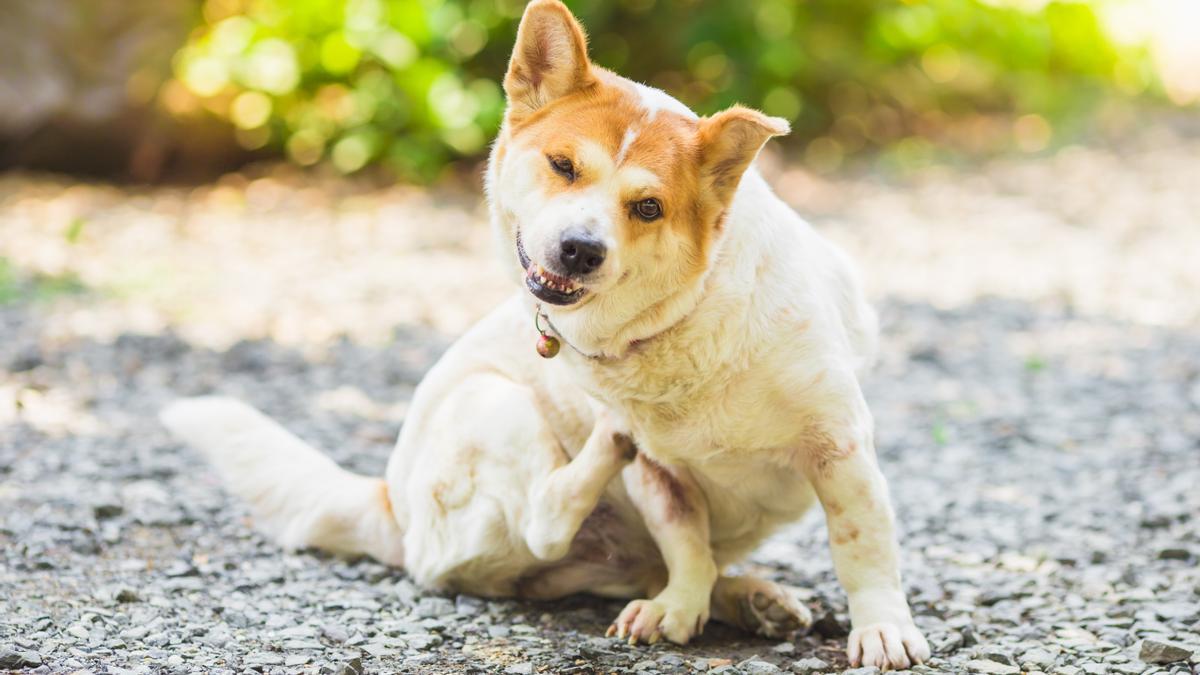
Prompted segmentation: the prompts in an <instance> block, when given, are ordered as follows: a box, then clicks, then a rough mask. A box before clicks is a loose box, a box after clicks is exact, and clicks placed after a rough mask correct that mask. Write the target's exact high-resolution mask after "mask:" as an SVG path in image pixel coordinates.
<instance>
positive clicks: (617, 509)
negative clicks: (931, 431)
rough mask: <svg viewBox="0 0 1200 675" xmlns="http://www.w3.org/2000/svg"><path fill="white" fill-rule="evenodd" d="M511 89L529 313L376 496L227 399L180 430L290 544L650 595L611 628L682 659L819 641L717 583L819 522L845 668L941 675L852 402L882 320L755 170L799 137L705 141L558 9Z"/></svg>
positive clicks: (468, 587)
mask: <svg viewBox="0 0 1200 675" xmlns="http://www.w3.org/2000/svg"><path fill="white" fill-rule="evenodd" d="M504 87H505V91H506V93H507V95H508V102H509V105H508V111H507V114H506V117H505V121H504V125H503V129H502V130H501V132H500V137H499V139H498V140H497V142H496V144H495V147H494V150H493V152H492V156H491V161H490V164H489V167H488V171H487V193H488V198H489V201H490V204H491V212H492V220H493V225H494V228H495V232H496V234H497V236H498V237H499V239H500V241H501V244H502V249H503V251H504V254H505V255H506V256H507V257H508V258H509V259H510V260H511V261H512V263H515V264H514V266H513V271H514V277H515V278H516V277H517V276H518V274H519V278H520V280H521V283H522V289H521V290H520V291H519V292H518V293H517V294H516V295H515V296H514V297H513V298H512V299H511V300H509V301H508V302H506V303H505V304H503V305H502V306H500V307H499V308H497V309H496V310H495V311H493V312H492V313H491V314H490V315H489V316H487V317H486V318H485V319H483V320H482V321H481V322H480V323H479V324H478V325H476V326H475V327H474V328H473V329H472V330H471V331H470V332H468V333H467V334H466V335H465V336H464V337H463V338H462V339H461V340H459V341H458V342H457V343H456V344H455V345H454V346H453V347H452V348H451V349H450V350H449V351H448V352H447V353H446V355H445V356H444V357H443V358H442V359H441V361H440V362H439V363H437V365H435V366H434V368H433V369H432V370H431V371H430V372H429V374H428V375H427V376H426V377H425V379H424V381H423V382H422V383H421V385H420V386H419V387H418V389H417V391H416V394H415V396H414V398H413V401H412V406H411V408H410V412H409V414H408V418H407V421H406V423H405V425H404V428H403V431H402V432H401V434H400V439H399V442H398V444H397V446H396V449H395V452H394V454H393V455H392V458H391V461H390V464H389V466H388V470H387V477H386V480H381V479H378V478H366V477H362V476H356V475H353V474H350V473H348V472H346V471H344V470H342V469H340V468H338V467H337V466H336V465H334V464H333V463H332V462H331V461H330V460H329V459H327V458H325V457H324V456H322V455H321V454H320V453H319V452H317V451H316V450H314V449H312V448H310V447H308V446H306V445H305V444H303V443H302V442H301V441H299V440H298V439H296V438H295V437H293V436H291V435H290V434H288V433H287V432H285V431H284V430H283V429H282V428H280V427H278V426H277V425H275V424H274V423H272V422H271V421H270V420H268V419H266V418H265V417H263V416H262V415H260V414H259V413H257V412H255V411H254V410H253V409H251V408H249V407H247V406H245V405H243V404H241V403H238V402H236V401H233V400H230V399H222V398H202V399H191V400H185V401H181V402H178V403H176V404H174V405H172V406H171V407H169V408H168V409H167V410H166V411H165V412H164V414H163V419H164V421H165V423H166V424H167V425H168V426H169V427H170V428H171V429H172V430H174V431H175V432H176V433H177V434H178V435H179V436H181V437H182V438H184V439H186V440H187V441H189V442H190V443H192V444H194V445H196V446H197V447H199V448H200V449H202V450H203V451H204V452H205V453H206V454H207V455H208V456H209V457H210V458H211V460H212V461H213V462H214V464H215V465H216V466H217V467H218V468H219V470H220V471H221V472H222V473H223V475H224V477H225V478H226V480H227V481H228V483H229V485H230V487H231V489H232V491H233V492H234V493H236V494H238V495H240V496H241V497H243V498H245V499H246V500H248V501H249V503H250V505H251V507H252V508H253V511H254V513H255V515H256V517H257V522H258V524H259V525H260V526H261V527H262V529H264V530H265V531H266V532H267V533H268V534H270V535H271V536H273V537H274V538H275V539H276V540H277V541H279V542H280V543H281V544H283V545H284V546H289V547H305V546H313V547H319V548H324V549H328V550H331V551H336V552H342V553H366V554H369V555H371V556H374V557H375V558H377V559H379V560H381V561H383V562H386V563H390V564H394V565H400V566H403V567H404V569H406V570H407V571H408V573H409V574H411V575H412V577H413V578H414V579H415V580H416V581H417V582H418V583H421V584H423V585H426V586H429V587H433V588H439V589H455V590H460V591H465V592H471V593H477V594H480V595H486V596H520V597H527V598H555V597H560V596H563V595H566V594H570V593H594V594H599V595H604V596H615V597H626V598H634V599H633V600H632V602H630V603H629V605H628V606H627V607H626V608H625V610H624V611H623V612H621V614H620V616H619V617H617V619H616V621H615V622H614V624H613V627H612V628H611V629H610V634H611V633H616V634H617V635H620V636H621V637H629V638H630V640H631V641H634V642H636V641H638V640H644V641H648V642H653V641H655V640H657V639H659V638H660V637H663V638H666V639H667V640H670V641H672V642H677V643H686V642H687V641H688V640H690V639H691V638H692V637H694V636H695V635H697V634H698V633H699V632H700V631H701V630H702V628H703V626H704V624H705V622H706V621H708V619H709V618H710V616H711V617H712V618H715V619H717V620H719V621H724V622H729V623H733V624H736V625H739V626H742V627H744V628H747V629H749V630H753V631H757V632H759V633H761V634H763V635H767V636H772V637H775V636H781V635H784V634H786V633H788V632H790V631H793V630H796V629H798V628H802V627H805V626H806V625H807V624H808V623H809V621H810V617H809V615H808V612H807V610H806V609H805V608H804V607H803V606H802V605H801V604H799V603H798V602H797V601H796V599H795V598H794V597H793V596H792V594H791V593H789V592H788V591H787V590H786V589H785V588H783V587H780V586H778V585H776V584H774V583H772V582H768V581H765V580H761V579H756V578H753V577H747V576H740V577H739V576H726V575H725V574H724V573H723V570H725V568H726V567H727V566H728V565H730V564H731V563H734V562H736V561H738V560H740V559H742V558H743V557H744V556H746V555H747V554H748V553H749V552H750V551H751V549H753V548H754V547H755V546H756V545H757V544H758V543H759V542H761V541H762V540H763V538H764V537H766V536H767V535H768V534H770V533H771V532H772V531H773V530H774V529H775V528H777V527H778V526H780V525H782V524H784V523H788V522H791V521H794V520H796V519H797V518H799V517H800V516H801V515H802V514H804V513H805V512H806V511H807V510H808V509H809V508H810V507H811V506H812V505H813V503H814V502H816V501H820V503H821V505H822V507H823V508H824V510H825V514H826V518H827V522H828V527H829V532H830V542H831V545H832V548H833V561H834V565H835V567H836V570H837V573H838V577H839V578H840V580H841V582H842V584H843V585H844V586H845V589H846V592H847V593H848V595H849V606H850V618H851V621H852V623H853V631H852V633H851V635H850V640H849V656H850V660H851V662H852V663H854V664H856V665H857V664H860V663H861V664H867V665H875V666H879V667H882V668H903V667H906V666H908V665H910V664H911V663H914V662H920V661H922V660H924V659H926V658H928V656H929V647H928V645H927V644H926V641H925V639H924V638H923V637H922V636H921V633H920V632H919V631H918V630H917V628H916V626H915V625H914V623H913V620H912V617H911V615H910V612H909V608H908V604H907V602H906V600H905V597H904V593H903V591H902V589H901V584H900V575H899V572H898V569H897V546H896V538H895V533H894V529H893V516H892V510H891V508H890V506H889V503H888V495H887V488H886V485H885V482H884V478H883V475H882V474H881V473H880V471H879V467H878V465H877V463H876V459H875V450H874V444H873V440H872V419H871V414H870V412H869V411H868V409H867V406H866V403H865V402H864V400H863V396H862V394H861V393H860V390H859V385H858V380H857V373H858V371H859V370H860V368H862V367H863V366H864V365H865V364H867V363H868V362H869V361H870V359H871V358H872V353H873V350H874V339H875V338H874V336H875V330H876V325H875V318H874V314H873V313H872V311H871V309H870V308H869V307H868V306H867V305H866V304H865V302H864V300H863V298H862V295H861V292H860V289H859V285H858V283H857V281H856V279H855V276H854V273H853V271H852V269H851V267H850V265H849V264H848V262H847V260H846V259H845V258H844V257H843V255H842V254H841V253H840V252H839V251H837V250H836V249H834V248H833V247H832V246H831V245H830V244H829V243H827V242H826V241H824V240H823V239H821V238H820V237H819V236H818V235H817V234H816V233H815V232H814V231H813V230H812V229H811V228H810V227H809V226H808V225H807V224H806V223H805V222H804V221H803V220H801V219H800V218H799V217H798V216H797V215H796V214H795V213H794V212H793V211H792V210H791V209H790V208H789V207H788V206H787V205H785V204H784V202H783V201H781V200H780V199H779V198H778V197H776V196H775V195H774V194H773V193H772V192H771V189H770V188H769V187H768V186H767V184H766V183H765V182H764V181H763V179H762V178H761V177H760V176H759V174H758V172H757V171H756V170H755V169H754V168H753V167H752V163H753V161H754V158H755V156H756V155H757V153H758V151H759V150H760V148H761V147H762V145H763V144H764V143H765V142H766V141H767V140H768V139H769V138H770V137H772V136H777V135H780V134H784V133H786V132H787V130H788V127H787V124H786V123H785V122H784V121H783V120H779V119H775V118H771V117H767V116H765V115H762V114H761V113H758V112H756V111H753V110H748V109H745V108H740V107H735V108H732V109H729V110H726V111H724V112H721V113H718V114H716V115H713V116H712V117H707V118H700V117H697V116H696V115H695V114H694V113H692V112H691V111H690V110H689V109H688V108H687V107H685V106H684V105H683V104H681V103H679V102H678V101H676V100H675V99H673V98H671V97H670V96H668V95H666V94H664V93H662V92H660V91H657V90H655V89H651V88H648V87H645V86H642V85H640V84H636V83H634V82H631V81H629V80H626V79H623V78H621V77H619V76H617V75H615V74H613V73H611V72H608V71H606V70H603V69H601V68H599V67H597V66H595V65H593V64H592V63H590V62H589V60H588V56H587V48H586V42H585V39H584V34H583V31H582V30H581V29H580V27H579V25H578V23H577V22H576V20H575V19H574V17H572V16H571V14H570V12H569V11H568V10H567V9H566V8H565V7H564V6H563V5H562V4H561V3H559V2H557V0H535V1H534V2H532V3H531V4H530V5H529V6H528V8H527V9H526V11H525V15H524V18H523V19H522V21H521V26H520V30H519V33H518V36H517V43H516V47H515V50H514V52H513V56H512V61H511V64H510V66H509V71H508V74H507V76H506V77H505V80H504ZM535 322H536V324H537V325H539V326H540V328H541V329H542V330H544V331H546V332H547V333H548V334H550V335H551V336H553V337H554V338H555V339H557V340H561V341H562V342H563V343H565V346H564V347H563V348H562V351H561V354H560V355H559V356H558V357H557V358H553V359H549V360H546V359H542V358H539V356H538V354H537V353H535V350H534V345H535V342H536V341H537V340H538V337H539V333H538V330H537V329H536V328H535Z"/></svg>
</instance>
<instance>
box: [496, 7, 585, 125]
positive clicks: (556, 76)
mask: <svg viewBox="0 0 1200 675" xmlns="http://www.w3.org/2000/svg"><path fill="white" fill-rule="evenodd" d="M592 81H593V76H592V73H591V63H590V62H589V61H588V56H587V38H586V37H585V36H584V34H583V28H582V27H581V26H580V25H579V22H578V21H576V20H575V17H574V16H573V15H572V14H571V10H569V9H567V7H566V5H564V4H562V3H561V2H559V0H533V2H531V3H529V5H528V6H527V7H526V8H525V15H524V16H522V17H521V26H520V27H519V28H518V29H517V43H516V45H515V46H514V47H513V53H512V59H511V60H510V61H509V63H508V73H507V74H506V75H505V76H504V93H505V94H506V95H507V96H508V116H509V117H510V118H512V119H519V118H521V117H523V116H525V115H528V114H530V113H532V112H534V111H536V110H537V109H538V108H541V107H542V106H544V105H546V104H548V103H550V102H551V101H554V100H555V99H558V98H561V97H563V96H566V95H567V94H570V93H573V92H575V91H578V90H580V89H582V88H584V87H586V86H588V85H589V84H591V83H592Z"/></svg>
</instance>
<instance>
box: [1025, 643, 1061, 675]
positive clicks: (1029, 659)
mask: <svg viewBox="0 0 1200 675" xmlns="http://www.w3.org/2000/svg"><path fill="white" fill-rule="evenodd" d="M1020 661H1021V665H1022V666H1024V667H1025V668H1026V669H1027V670H1045V669H1046V668H1049V667H1050V666H1052V665H1054V655H1053V654H1051V653H1050V652H1048V651H1046V650H1045V649H1037V648H1035V649H1030V650H1029V651H1027V652H1025V653H1023V654H1021V658H1020Z"/></svg>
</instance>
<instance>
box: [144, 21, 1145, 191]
mask: <svg viewBox="0 0 1200 675" xmlns="http://www.w3.org/2000/svg"><path fill="white" fill-rule="evenodd" d="M523 4H524V3H523V2H521V1H520V0H391V1H385V0H207V1H206V3H205V4H204V9H203V19H202V21H201V25H200V26H199V27H198V28H197V29H196V30H195V32H194V33H193V35H192V37H191V39H190V40H189V42H188V44H187V46H186V47H185V48H184V49H183V50H181V52H180V53H179V54H178V56H177V59H176V64H175V72H176V75H177V77H178V80H179V82H181V83H182V86H178V85H177V86H176V87H175V88H171V87H167V88H164V91H165V92H167V93H168V94H170V95H171V96H172V97H173V101H172V100H168V101H167V104H168V105H167V107H168V109H174V110H186V109H188V101H187V100H185V99H187V97H191V98H192V99H193V100H194V101H195V102H198V104H199V106H203V107H204V108H207V109H208V110H209V111H211V112H213V113H215V114H217V115H219V116H221V117H223V118H226V119H228V120H229V121H230V122H232V123H233V124H234V126H235V127H237V134H238V139H239V141H240V142H242V143H243V145H245V146H247V147H250V148H255V147H262V146H265V145H268V144H271V145H274V146H277V147H282V148H284V149H285V150H286V152H287V154H288V156H289V157H290V158H291V159H292V160H294V161H296V162H298V163H300V164H313V163H316V162H318V161H321V160H322V159H328V160H330V161H331V162H332V163H333V165H334V166H335V167H336V168H337V169H339V170H341V171H343V172H352V171H355V170H358V169H359V168H361V167H363V166H365V165H367V164H370V163H374V162H383V163H385V164H387V165H390V166H391V167H393V168H394V169H396V170H397V171H399V172H400V173H401V174H403V175H405V176H407V177H411V178H417V179H429V178H432V177H434V176H436V175H437V173H438V172H439V170H440V168H441V167H442V166H443V165H444V164H445V163H446V162H447V161H448V160H450V159H452V158H454V157H460V156H474V155H477V154H479V153H481V152H482V151H483V150H484V149H485V147H486V142H487V140H488V138H489V137H490V136H491V135H492V134H493V133H494V132H495V130H496V128H497V126H498V124H499V121H500V117H501V114H502V111H503V93H502V91H501V88H500V86H499V82H500V80H501V79H502V77H503V73H504V69H505V65H506V63H507V59H508V52H509V49H510V48H511V46H512V40H513V37H514V34H515V29H516V24H517V20H518V18H519V16H520V13H521V10H522V8H523ZM568 4H569V5H570V6H571V7H572V9H573V10H574V11H575V12H576V13H577V15H578V16H579V17H580V18H581V19H582V20H583V22H584V24H585V25H586V26H587V27H588V29H589V33H590V35H591V47H592V55H593V58H594V59H595V60H596V62H597V63H599V64H601V65H603V66H607V67H609V68H612V69H614V70H617V71H620V72H621V73H622V74H625V75H627V76H629V77H632V78H634V79H638V80H641V81H644V82H649V83H651V84H654V85H656V86H659V87H662V88H664V89H666V90H667V91H669V92H671V93H672V94H674V95H676V96H678V97H679V98H681V99H682V100H683V101H684V102H685V103H688V104H689V105H691V106H693V107H694V108H695V109H697V110H698V111H699V112H701V113H710V112H713V111H715V110H718V109H720V108H722V107H725V106H727V105H729V104H731V103H734V102H742V103H745V104H749V105H754V106H757V107H760V108H762V109H764V110H765V111H767V112H768V113H771V114H774V115H779V116H782V117H786V118H788V119H789V120H791V121H792V122H793V125H794V127H795V129H796V133H795V134H794V137H795V138H794V142H798V143H802V144H805V145H806V147H807V156H808V158H809V160H810V161H813V162H814V163H816V164H818V165H821V164H824V165H829V166H836V164H837V163H838V162H839V161H840V159H841V158H842V157H843V156H845V155H848V154H853V153H857V152H859V151H861V150H864V149H868V148H879V147H885V146H893V147H896V148H899V149H900V150H902V151H903V149H904V148H905V143H908V147H909V151H912V152H919V150H920V147H921V146H920V139H929V138H933V137H938V136H942V137H948V138H950V140H951V141H953V140H954V130H955V129H960V132H959V133H958V136H959V137H961V138H960V139H959V140H963V139H965V141H964V142H963V143H960V144H962V145H966V146H968V147H970V146H972V145H973V144H974V145H979V144H980V143H981V141H980V140H979V137H981V136H984V137H986V136H988V135H989V134H991V135H993V136H994V135H996V134H997V133H999V132H997V131H996V128H999V127H996V126H995V125H992V126H989V125H988V124H987V123H986V122H987V120H989V119H990V118H991V116H994V115H1015V116H1018V117H1019V116H1021V115H1025V116H1032V117H1027V118H1026V119H1025V120H1024V126H1023V127H1017V128H1015V134H1016V136H1017V141H1018V142H1019V143H1020V142H1022V140H1024V141H1027V143H1026V145H1029V146H1031V147H1034V148H1035V149H1036V147H1037V146H1038V145H1039V144H1040V145H1042V146H1044V145H1045V143H1046V142H1048V138H1049V135H1050V133H1051V131H1050V129H1051V124H1052V122H1054V121H1056V120H1058V119H1060V118H1063V117H1069V116H1071V115H1077V114H1078V113H1080V112H1081V111H1084V110H1086V109H1088V108H1089V107H1090V106H1091V105H1092V104H1093V103H1094V102H1095V101H1096V100H1097V99H1098V97H1099V96H1100V95H1102V94H1104V93H1106V92H1108V91H1109V90H1111V89H1112V87H1113V85H1114V83H1115V82H1117V81H1118V79H1119V78H1121V77H1123V78H1124V85H1125V88H1126V89H1129V88H1131V87H1132V88H1134V89H1137V88H1144V87H1145V86H1147V84H1148V82H1147V80H1148V77H1146V76H1144V75H1141V73H1145V72H1148V71H1147V69H1144V68H1140V69H1139V68H1138V67H1137V66H1136V65H1134V66H1132V67H1131V66H1130V63H1136V62H1137V61H1138V59H1139V58H1140V55H1139V54H1137V53H1128V54H1127V53H1122V52H1121V51H1119V50H1118V49H1117V48H1116V47H1114V45H1113V43H1112V42H1111V41H1110V40H1109V39H1108V38H1107V37H1106V35H1105V34H1104V31H1103V30H1102V28H1101V24H1100V21H1099V20H1098V18H1097V15H1096V13H1095V10H1094V8H1093V6H1092V5H1089V4H1083V3H1080V2H1068V1H1059V0H1056V1H1053V2H1050V3H1049V4H1046V5H1045V6H1043V7H1042V8H1040V9H1037V10H1030V11H1027V10H1023V9H1017V8H1015V7H1009V6H1004V5H1002V4H995V3H990V2H985V1H984V0H925V1H922V2H916V1H915V0H914V1H910V2H892V1H884V0H807V1H805V2H797V1H795V0H755V1H754V2H747V1H746V0H707V1H705V2H700V1H699V0H621V1H619V2H614V1H612V0H578V1H575V2H568ZM1131 80H1133V81H1132V82H1131ZM199 106H193V107H199ZM981 120H982V121H981ZM1012 134H1013V127H1011V125H1009V126H1004V127H1003V133H1001V134H1000V135H1003V136H1005V137H1006V138H1011V136H1012ZM943 140H944V138H943Z"/></svg>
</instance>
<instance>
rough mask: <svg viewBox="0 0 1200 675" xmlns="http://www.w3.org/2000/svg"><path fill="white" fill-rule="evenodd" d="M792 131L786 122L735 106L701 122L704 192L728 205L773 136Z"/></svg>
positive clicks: (701, 170) (701, 162) (701, 165)
mask: <svg viewBox="0 0 1200 675" xmlns="http://www.w3.org/2000/svg"><path fill="white" fill-rule="evenodd" d="M789 131H791V127H790V126H788V123H787V120H784V119H781V118H779V117H768V116H767V115H764V114H762V113H760V112H758V111H757V110H751V109H750V108H744V107H742V106H738V105H735V106H733V107H732V108H729V109H727V110H722V111H721V112H719V113H717V114H715V115H713V116H711V117H706V118H704V119H702V120H700V175H701V180H702V181H703V187H704V189H705V190H706V191H707V192H708V193H709V194H712V195H713V196H715V197H716V198H717V200H718V201H719V202H720V203H721V204H727V203H729V200H731V199H732V198H733V193H734V191H736V190H737V186H738V183H739V182H741V180H742V174H743V173H745V172H746V169H747V168H748V167H749V166H750V163H751V162H753V161H754V158H755V157H757V156H758V151H759V150H761V149H762V146H763V144H764V143H766V142H767V140H768V139H770V138H771V137H772V136H783V135H785V134H787V133H788V132H789Z"/></svg>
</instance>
